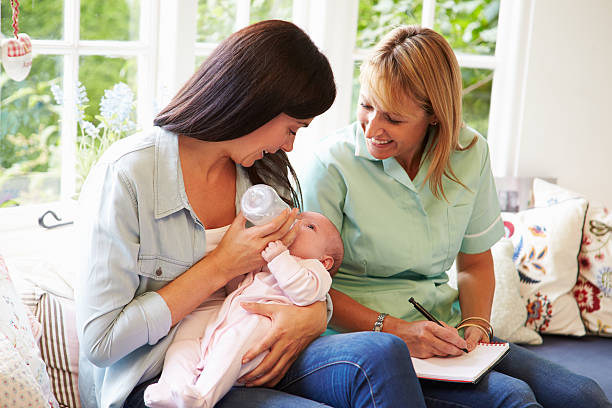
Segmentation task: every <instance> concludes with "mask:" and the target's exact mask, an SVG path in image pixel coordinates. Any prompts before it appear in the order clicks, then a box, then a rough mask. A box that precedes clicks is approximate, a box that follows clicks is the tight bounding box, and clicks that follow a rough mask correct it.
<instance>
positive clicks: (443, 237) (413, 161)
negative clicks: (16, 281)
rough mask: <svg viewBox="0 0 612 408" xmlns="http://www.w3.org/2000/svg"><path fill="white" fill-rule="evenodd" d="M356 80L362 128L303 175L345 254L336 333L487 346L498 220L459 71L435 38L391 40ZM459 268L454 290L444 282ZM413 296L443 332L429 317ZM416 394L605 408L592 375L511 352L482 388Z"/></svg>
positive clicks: (440, 350)
mask: <svg viewBox="0 0 612 408" xmlns="http://www.w3.org/2000/svg"><path fill="white" fill-rule="evenodd" d="M360 80H361V92H360V97H359V106H358V108H357V121H356V122H355V123H353V124H352V125H350V126H348V127H346V128H344V129H342V130H340V131H339V132H337V133H336V134H335V135H333V136H332V137H329V138H327V139H326V140H325V141H324V142H323V143H321V145H320V146H319V147H318V149H317V151H316V153H315V155H316V157H315V158H313V160H311V161H309V164H308V165H307V168H306V169H305V171H304V174H302V177H301V178H300V180H301V182H302V188H303V191H304V206H305V208H306V209H308V210H309V211H318V212H321V213H323V214H325V215H326V216H327V217H328V218H329V219H330V220H331V221H332V222H333V223H334V224H335V225H336V227H337V228H338V230H339V231H340V233H341V235H342V239H343V243H344V247H345V257H344V261H343V264H342V266H341V267H340V270H339V271H338V273H337V274H336V275H335V276H334V279H333V284H332V288H333V289H332V290H331V291H330V294H331V297H332V299H333V303H334V314H333V317H332V320H331V322H330V327H331V328H332V329H335V331H339V332H355V331H363V330H375V331H383V332H387V333H391V334H394V335H396V336H398V337H400V338H401V339H402V340H403V341H404V342H405V343H406V345H407V346H408V348H409V350H410V353H411V355H412V356H414V357H431V356H455V355H460V354H462V353H463V351H462V349H464V348H467V349H468V350H472V349H473V348H474V347H475V346H476V344H477V343H478V342H488V341H490V340H492V339H493V336H492V330H491V327H490V324H489V323H488V319H489V317H490V313H491V303H492V298H493V292H494V287H495V280H494V274H493V262H492V258H491V252H490V248H491V246H492V245H493V244H494V243H495V242H496V241H497V240H499V238H500V237H502V235H503V224H502V221H501V218H500V210H499V205H498V201H497V194H496V191H495V185H494V181H493V176H492V174H491V166H490V162H489V149H488V146H487V142H486V140H485V139H484V138H483V137H482V136H481V135H479V134H478V133H477V132H476V131H475V130H473V129H470V128H469V127H467V126H465V125H463V122H462V118H461V88H462V83H461V73H460V70H459V66H458V64H457V60H456V58H455V56H454V54H453V51H452V49H451V47H450V45H449V44H448V43H447V42H446V40H445V39H444V38H443V37H442V36H441V35H439V34H438V33H436V32H435V31H432V30H430V29H426V28H421V27H418V26H407V27H400V28H397V29H395V30H393V31H391V32H390V33H389V34H388V35H387V36H386V37H385V38H384V39H383V40H382V41H381V42H380V43H379V44H378V46H377V47H376V48H375V50H374V53H373V55H372V56H371V57H370V58H369V59H368V60H367V61H365V62H364V63H363V65H362V67H361V78H360ZM455 259H456V260H457V270H458V276H457V280H458V287H459V290H458V291H456V290H454V289H452V288H451V287H450V286H449V285H448V284H447V281H448V277H447V275H446V271H447V270H448V269H449V268H450V267H451V265H452V263H453V261H454V260H455ZM410 297H414V298H415V299H416V300H418V301H419V302H420V303H421V304H422V305H423V306H424V307H425V308H426V309H428V310H429V311H430V312H431V313H432V314H433V315H434V316H436V317H437V318H438V319H439V320H441V321H444V322H445V323H446V325H445V326H444V327H441V326H439V325H437V324H435V323H433V322H430V321H427V320H423V316H422V315H421V314H419V312H418V311H417V310H416V309H414V307H413V306H412V304H411V303H409V302H408V299H410ZM457 301H458V302H457ZM457 325H460V327H461V326H462V327H463V328H462V329H461V330H458V329H456V328H455V327H456V326H457ZM551 378H554V381H550V379H551ZM412 381H413V379H412V378H407V379H406V382H407V383H411V382H412ZM421 389H422V391H423V394H424V396H425V400H426V403H427V405H428V406H430V407H431V406H439V405H440V404H441V405H443V406H445V407H449V406H461V407H465V406H480V407H507V406H521V407H540V406H573V407H579V406H584V407H586V406H588V407H602V406H610V403H609V401H608V400H607V399H606V398H605V395H604V393H603V391H602V390H601V388H600V387H599V386H598V385H597V384H596V383H595V382H594V381H592V380H591V379H588V378H585V377H582V376H579V375H576V374H573V373H571V372H569V371H567V370H566V369H564V368H562V367H560V366H558V365H555V364H553V363H552V362H549V361H547V360H543V359H541V358H539V357H537V356H536V355H534V354H532V353H531V352H529V351H527V350H525V349H523V348H521V347H519V346H516V345H511V348H510V353H509V355H508V356H507V357H506V358H505V359H504V360H503V361H502V362H501V363H500V364H499V365H498V366H497V367H496V368H495V370H494V371H492V372H490V373H489V374H488V375H487V376H486V377H485V378H484V379H482V380H481V381H480V382H479V383H478V384H477V385H465V384H453V383H445V382H428V381H422V382H421Z"/></svg>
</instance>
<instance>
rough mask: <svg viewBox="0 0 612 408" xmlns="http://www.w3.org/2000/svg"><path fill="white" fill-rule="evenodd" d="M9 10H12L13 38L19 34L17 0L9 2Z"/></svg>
mask: <svg viewBox="0 0 612 408" xmlns="http://www.w3.org/2000/svg"><path fill="white" fill-rule="evenodd" d="M11 8H12V9H13V34H15V38H18V37H17V34H19V0H11Z"/></svg>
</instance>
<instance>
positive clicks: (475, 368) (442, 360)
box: [412, 343, 509, 382]
mask: <svg viewBox="0 0 612 408" xmlns="http://www.w3.org/2000/svg"><path fill="white" fill-rule="evenodd" d="M508 348H509V344H508V343H490V344H489V343H480V344H478V346H476V348H475V349H474V350H472V351H470V352H469V353H466V354H462V355H460V356H457V357H431V358H426V359H421V358H415V357H413V358H412V364H413V366H414V370H415V371H416V373H417V376H418V377H419V378H427V379H433V380H445V381H461V382H473V381H475V380H476V379H478V378H479V377H480V375H482V374H483V373H484V372H486V371H487V370H488V369H489V368H490V367H491V366H492V365H493V364H495V362H497V360H499V358H500V357H501V356H503V355H504V353H505V352H506V350H507V349H508Z"/></svg>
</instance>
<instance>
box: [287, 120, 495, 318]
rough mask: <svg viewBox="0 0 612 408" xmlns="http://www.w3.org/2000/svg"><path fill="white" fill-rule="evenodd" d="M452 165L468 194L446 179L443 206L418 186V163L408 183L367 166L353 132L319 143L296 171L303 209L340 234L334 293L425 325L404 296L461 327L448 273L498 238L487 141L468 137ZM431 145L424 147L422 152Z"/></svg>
mask: <svg viewBox="0 0 612 408" xmlns="http://www.w3.org/2000/svg"><path fill="white" fill-rule="evenodd" d="M475 135H476V136H477V138H478V140H477V142H476V143H475V145H474V146H472V147H471V148H470V149H469V150H466V151H454V152H453V153H452V154H451V158H450V160H451V165H452V168H453V170H454V172H455V174H456V175H457V177H458V178H459V179H460V180H461V181H462V182H463V183H464V184H465V185H466V186H467V187H468V188H469V190H467V189H465V188H464V187H463V186H461V185H459V184H457V183H455V182H452V181H450V180H448V179H447V178H444V181H443V183H444V184H443V185H444V192H445V194H446V197H447V199H448V202H447V201H445V200H444V199H437V198H436V197H435V196H434V195H433V194H432V192H431V190H430V189H429V183H428V182H427V183H423V180H424V178H425V176H426V174H427V170H428V168H429V165H430V161H429V159H426V160H424V161H423V163H422V165H421V167H420V169H419V171H418V173H417V175H416V176H415V178H414V180H410V177H408V174H407V173H406V171H405V170H404V169H403V168H402V167H401V166H400V165H399V163H398V162H397V161H396V160H395V159H394V158H388V159H385V160H379V159H375V158H374V157H373V156H372V155H370V153H369V152H368V150H367V147H366V144H365V137H364V134H363V131H362V129H361V126H359V124H358V123H353V124H352V125H350V126H348V127H346V128H343V129H341V130H339V131H338V132H336V133H335V134H333V135H332V136H330V137H328V138H326V139H323V140H322V141H321V143H319V145H318V146H317V148H316V149H315V151H314V154H313V157H312V158H311V159H310V160H308V161H307V164H306V165H304V167H303V168H302V169H300V173H299V175H300V183H301V186H302V190H303V197H304V209H305V210H307V211H318V212H321V213H323V214H325V215H326V216H327V217H328V218H329V219H330V220H331V221H332V222H333V223H334V225H335V226H336V227H337V228H338V230H339V231H340V234H341V236H342V241H343V243H344V250H345V253H344V261H343V263H342V266H341V267H340V270H339V271H338V272H337V274H336V275H335V276H334V279H333V284H332V287H333V288H335V289H337V290H339V291H341V292H343V293H345V294H347V295H349V296H350V297H352V298H353V299H355V300H356V301H358V302H359V303H361V304H363V305H365V306H367V307H369V308H371V309H374V310H376V311H379V312H386V313H389V314H391V315H392V316H395V317H399V318H402V319H405V320H408V321H413V320H423V316H422V315H421V314H419V313H418V312H417V311H416V310H415V309H414V307H413V306H412V304H410V303H409V302H408V299H409V298H410V297H411V296H414V298H415V299H416V300H417V301H419V302H420V303H421V304H422V305H423V306H424V307H425V308H426V309H428V310H429V311H431V312H432V314H433V315H434V316H436V317H437V318H438V319H440V320H443V321H445V322H447V323H448V324H449V325H453V326H454V325H456V324H457V323H458V322H459V321H460V310H459V306H458V302H455V301H456V300H457V299H458V294H457V291H456V290H455V289H453V288H451V287H450V286H449V285H448V284H447V282H448V275H447V274H446V271H447V270H448V269H449V268H450V267H451V265H452V264H453V261H454V260H455V258H456V256H457V254H458V252H460V251H461V252H464V253H480V252H484V251H486V250H488V249H489V248H491V246H493V244H494V243H495V242H497V241H498V240H499V238H501V237H502V236H503V232H504V228H503V222H502V220H501V217H500V210H499V204H498V199H497V193H496V191H495V184H494V180H493V176H492V173H491V166H490V161H489V148H488V146H487V143H486V140H485V139H484V138H483V137H482V136H481V135H479V134H478V133H477V132H475V131H474V130H472V129H470V128H464V129H462V131H461V134H460V137H459V141H460V143H461V145H463V146H467V145H468V144H469V143H470V141H471V140H472V138H473V137H474V136H475ZM432 139H433V138H431V137H430V138H429V140H430V143H431V140H432Z"/></svg>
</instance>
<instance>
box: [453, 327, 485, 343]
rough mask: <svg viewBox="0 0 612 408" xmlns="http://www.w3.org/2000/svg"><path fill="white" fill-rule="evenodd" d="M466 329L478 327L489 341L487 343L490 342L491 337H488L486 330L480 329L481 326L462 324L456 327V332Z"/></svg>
mask: <svg viewBox="0 0 612 408" xmlns="http://www.w3.org/2000/svg"><path fill="white" fill-rule="evenodd" d="M466 327H478V328H479V329H480V330H482V332H483V333H484V335H485V336H487V338H488V339H489V342H490V341H491V336H489V332H488V331H487V330H485V328H484V327H482V326H481V325H479V324H476V323H463V324H460V325H459V326H458V327H457V330H461V329H465V328H466Z"/></svg>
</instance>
